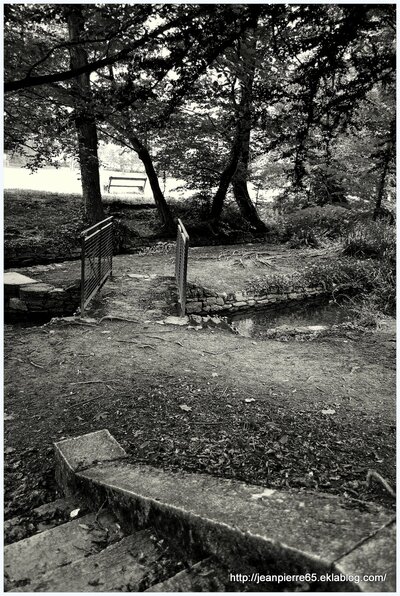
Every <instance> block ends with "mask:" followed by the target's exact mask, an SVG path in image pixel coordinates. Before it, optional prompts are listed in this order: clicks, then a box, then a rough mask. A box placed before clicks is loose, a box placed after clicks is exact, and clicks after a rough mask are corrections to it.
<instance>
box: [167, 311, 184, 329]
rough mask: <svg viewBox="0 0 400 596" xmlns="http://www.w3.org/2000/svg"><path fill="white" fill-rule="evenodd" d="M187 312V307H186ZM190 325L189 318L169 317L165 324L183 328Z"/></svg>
mask: <svg viewBox="0 0 400 596" xmlns="http://www.w3.org/2000/svg"><path fill="white" fill-rule="evenodd" d="M186 311H187V307H186ZM188 323H189V318H188V317H173V316H171V317H167V318H166V319H164V324H165V325H178V326H181V327H183V326H184V325H188Z"/></svg>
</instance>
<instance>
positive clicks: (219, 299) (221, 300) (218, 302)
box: [215, 296, 225, 306]
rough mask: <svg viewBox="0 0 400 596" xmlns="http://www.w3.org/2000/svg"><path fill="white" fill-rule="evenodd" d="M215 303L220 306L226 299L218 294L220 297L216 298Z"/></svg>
mask: <svg viewBox="0 0 400 596" xmlns="http://www.w3.org/2000/svg"><path fill="white" fill-rule="evenodd" d="M215 304H218V306H224V304H225V300H224V299H223V298H222V297H220V296H218V298H216V299H215Z"/></svg>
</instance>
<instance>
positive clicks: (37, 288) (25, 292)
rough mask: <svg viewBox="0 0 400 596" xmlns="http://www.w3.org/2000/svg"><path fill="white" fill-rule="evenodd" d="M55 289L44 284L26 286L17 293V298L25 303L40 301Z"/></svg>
mask: <svg viewBox="0 0 400 596" xmlns="http://www.w3.org/2000/svg"><path fill="white" fill-rule="evenodd" d="M55 289H56V288H55V287H54V286H51V285H50V284H44V283H36V284H30V285H26V286H22V287H21V289H20V291H19V297H20V298H21V300H25V301H26V302H30V301H31V300H32V301H37V300H42V299H43V298H45V297H46V296H47V295H48V294H49V293H50V292H53V290H55Z"/></svg>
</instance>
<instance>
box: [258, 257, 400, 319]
mask: <svg viewBox="0 0 400 596" xmlns="http://www.w3.org/2000/svg"><path fill="white" fill-rule="evenodd" d="M296 287H300V288H316V287H322V288H323V289H324V290H325V291H326V292H327V293H330V294H331V295H332V297H333V298H336V297H338V296H340V295H341V296H343V293H346V292H348V293H349V295H350V296H351V298H352V301H353V304H354V308H355V309H357V307H362V312H361V311H360V316H361V314H362V316H363V317H364V318H365V317H366V312H367V310H369V311H370V313H379V312H380V313H384V314H388V315H393V314H394V312H395V300H396V283H395V272H394V269H393V267H392V266H391V265H390V263H389V262H388V261H384V262H379V261H376V260H374V259H365V260H359V259H355V258H348V257H347V258H346V257H340V258H332V259H330V260H327V261H324V262H317V263H313V264H311V265H307V266H306V267H305V269H304V270H303V271H302V272H299V273H296V274H292V275H271V276H264V277H258V278H256V279H253V280H251V281H250V282H249V283H248V284H247V287H246V290H247V291H251V292H254V293H255V294H256V295H261V294H266V293H269V292H275V291H278V292H285V291H290V290H291V289H293V288H296Z"/></svg>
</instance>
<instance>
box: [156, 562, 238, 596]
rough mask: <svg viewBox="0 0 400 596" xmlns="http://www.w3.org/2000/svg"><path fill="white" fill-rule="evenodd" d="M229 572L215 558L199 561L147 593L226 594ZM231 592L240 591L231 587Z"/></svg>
mask: <svg viewBox="0 0 400 596" xmlns="http://www.w3.org/2000/svg"><path fill="white" fill-rule="evenodd" d="M228 577H229V572H228V570H227V569H226V568H225V567H222V566H221V563H220V562H219V561H217V560H216V559H214V558H213V557H208V558H207V559H203V560H202V561H199V562H198V563H196V564H195V565H193V566H192V567H189V568H188V569H184V570H183V571H180V572H179V573H177V574H176V575H174V576H173V577H170V578H168V579H166V580H165V581H163V582H159V583H157V584H154V585H153V586H150V587H149V588H147V590H145V591H146V592H225V591H226V585H227V583H228ZM229 591H232V592H233V591H238V590H237V587H236V588H235V587H234V586H229Z"/></svg>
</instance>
